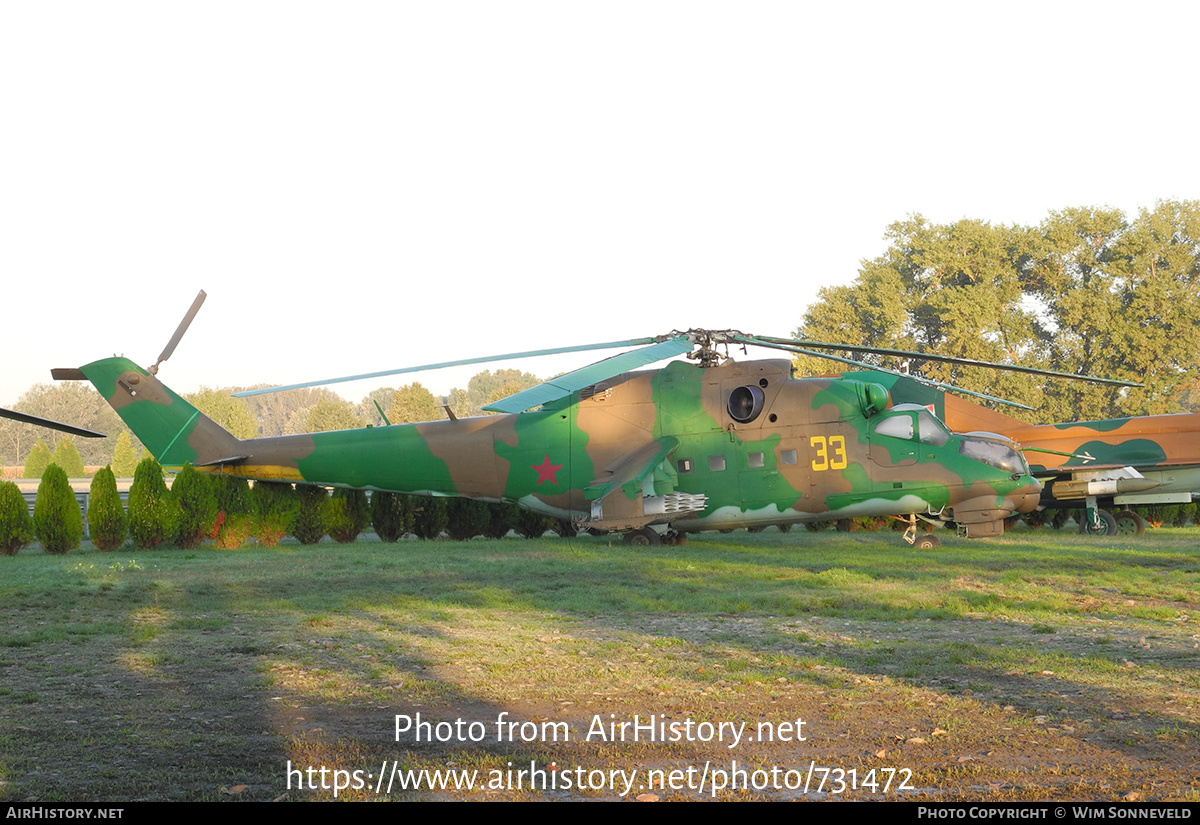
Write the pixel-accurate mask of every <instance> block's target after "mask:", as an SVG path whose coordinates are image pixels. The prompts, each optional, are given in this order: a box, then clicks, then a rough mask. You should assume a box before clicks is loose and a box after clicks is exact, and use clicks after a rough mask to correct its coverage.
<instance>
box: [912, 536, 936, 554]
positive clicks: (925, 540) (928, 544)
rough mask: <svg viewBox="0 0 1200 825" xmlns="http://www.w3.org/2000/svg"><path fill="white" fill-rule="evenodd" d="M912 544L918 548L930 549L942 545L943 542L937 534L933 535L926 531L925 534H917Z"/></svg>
mask: <svg viewBox="0 0 1200 825" xmlns="http://www.w3.org/2000/svg"><path fill="white" fill-rule="evenodd" d="M912 546H913V547H915V548H917V549H918V550H928V549H930V548H932V547H941V546H942V542H941V540H940V539H939V538H938V537H937V536H931V535H929V534H928V533H926V534H925V535H923V536H917V537H916V538H915V539H913V545H912Z"/></svg>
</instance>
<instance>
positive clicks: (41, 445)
mask: <svg viewBox="0 0 1200 825" xmlns="http://www.w3.org/2000/svg"><path fill="white" fill-rule="evenodd" d="M52 459H53V455H52V454H51V453H50V448H49V447H47V446H46V442H44V441H42V440H41V439H40V438H39V439H38V440H37V441H36V442H35V443H34V445H33V449H32V450H30V451H29V456H28V458H26V459H25V469H24V471H23V475H24V477H25V478H41V477H42V473H44V472H46V468H47V467H48V466H50V462H51V460H52Z"/></svg>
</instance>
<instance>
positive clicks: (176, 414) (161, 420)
mask: <svg viewBox="0 0 1200 825" xmlns="http://www.w3.org/2000/svg"><path fill="white" fill-rule="evenodd" d="M79 369H80V372H82V373H83V374H84V375H85V376H86V377H87V379H88V380H89V381H91V382H92V384H93V385H94V386H95V387H96V389H97V390H99V391H100V394H101V395H103V396H104V399H105V400H106V401H108V403H109V404H110V405H111V406H112V408H113V409H114V410H116V412H117V415H119V416H121V420H123V421H124V422H125V423H126V424H128V425H129V429H131V430H133V433H134V435H136V436H137V437H138V438H139V439H140V440H141V442H142V443H143V444H145V445H146V449H148V450H149V451H150V452H151V453H152V454H153V455H154V457H155V458H156V459H158V463H159V464H162V465H163V467H167V468H175V467H182V466H183V465H184V464H185V463H188V462H190V463H191V464H192V465H194V466H197V467H199V466H203V465H206V464H216V463H232V462H235V461H239V460H241V459H243V458H244V457H245V456H244V455H242V452H243V450H242V449H241V441H239V440H238V439H237V438H236V437H235V436H234V435H233V434H232V433H230V432H228V431H227V430H224V429H222V428H221V426H220V425H218V424H217V423H216V422H214V421H213V420H212V419H211V418H209V417H208V416H206V415H205V414H204V413H202V412H200V411H199V410H198V409H196V408H195V407H193V406H192V405H191V404H189V403H188V402H186V401H184V400H183V399H182V398H180V397H179V396H178V395H176V394H175V393H174V392H172V391H171V390H170V388H168V387H167V386H166V385H164V384H163V383H162V382H161V381H159V380H158V379H157V378H155V377H154V376H153V375H150V374H149V373H148V372H146V371H145V370H144V369H142V368H141V367H139V366H138V365H137V364H135V363H133V362H132V361H130V360H129V359H128V358H105V359H104V360H102V361H94V362H92V363H91V364H87V365H85V366H83V367H80V368H79Z"/></svg>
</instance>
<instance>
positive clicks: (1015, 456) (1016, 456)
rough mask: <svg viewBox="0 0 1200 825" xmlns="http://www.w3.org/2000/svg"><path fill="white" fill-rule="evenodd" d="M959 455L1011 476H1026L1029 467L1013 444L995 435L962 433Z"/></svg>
mask: <svg viewBox="0 0 1200 825" xmlns="http://www.w3.org/2000/svg"><path fill="white" fill-rule="evenodd" d="M958 451H959V453H961V454H962V455H965V456H966V457H967V458H973V459H975V460H976V461H982V462H983V463H984V464H987V465H988V466H991V467H995V468H996V469H997V470H1003V471H1004V472H1006V473H1012V474H1013V475H1027V474H1028V473H1029V465H1028V464H1026V463H1025V456H1023V455H1021V453H1020V451H1019V450H1017V449H1016V446H1015V445H1014V444H1013V442H1012V441H1011V440H1009V439H1007V438H1005V437H1004V436H1002V435H997V434H996V433H977V432H971V433H964V434H963V436H962V444H960V445H959V447H958Z"/></svg>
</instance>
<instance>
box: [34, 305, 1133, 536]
mask: <svg viewBox="0 0 1200 825" xmlns="http://www.w3.org/2000/svg"><path fill="white" fill-rule="evenodd" d="M203 300H204V292H203V291H201V293H200V295H198V296H197V299H196V301H195V302H194V303H193V305H192V308H191V309H190V310H189V312H188V314H187V315H186V316H185V318H184V320H183V322H182V323H181V324H180V326H179V328H178V329H177V330H176V332H175V335H174V336H173V337H172V339H171V342H170V343H169V344H168V346H167V348H166V349H165V350H164V351H163V354H162V355H160V357H159V360H158V361H157V362H156V363H155V364H154V365H153V366H151V367H149V368H146V369H143V368H141V367H139V366H137V365H136V364H135V363H134V362H132V361H131V360H129V359H126V358H123V357H113V358H106V359H102V360H99V361H94V362H92V363H89V364H85V365H84V366H82V367H79V368H77V369H65V370H64V369H60V370H54V371H53V372H52V374H53V376H54V377H55V378H56V379H59V380H64V379H69V380H79V379H85V380H88V381H90V382H91V383H92V384H93V385H94V386H95V387H96V389H97V390H98V391H99V392H100V393H101V395H102V396H103V397H104V398H105V399H106V400H107V401H108V403H109V404H110V405H111V406H112V407H113V409H114V410H115V411H116V412H117V414H118V415H119V416H120V417H121V418H122V419H123V420H124V421H125V422H126V424H128V425H129V427H130V429H131V430H132V431H133V432H134V433H135V434H136V435H137V436H138V438H139V439H140V440H141V441H142V443H143V444H144V445H145V446H146V448H147V449H148V450H149V451H150V452H151V454H153V455H154V456H155V457H156V458H157V459H158V461H159V463H160V464H162V466H163V467H164V468H165V469H167V470H168V471H178V470H179V469H181V468H182V467H183V465H184V464H185V463H190V464H192V466H193V467H195V468H196V469H197V470H200V471H203V472H208V473H214V474H227V475H231V476H235V477H240V478H246V479H253V480H266V481H282V482H291V483H295V484H298V485H317V486H322V487H345V488H352V489H361V490H371V491H388V492H397V493H405V494H410V495H417V496H459V497H468V498H474V499H480V500H484V501H493V502H501V501H502V502H514V503H516V504H518V505H520V506H521V507H524V508H526V509H528V510H531V511H534V512H537V513H540V514H544V515H548V516H552V517H555V518H559V519H570V520H572V521H573V522H574V523H575V524H576V525H578V526H579V527H581V528H586V529H588V530H590V531H591V532H593V533H610V534H611V533H617V534H621V535H622V536H623V541H624V543H626V544H629V545H641V546H646V545H658V544H661V543H663V542H666V543H676V542H681V541H682V540H683V538H684V537H685V536H686V534H687V533H692V532H699V531H704V530H721V529H730V528H735V527H761V526H766V525H790V524H796V523H803V522H810V521H829V520H836V519H845V518H853V517H859V516H873V517H896V518H899V519H901V520H904V521H906V522H907V529H906V530H905V534H904V537H905V540H906V541H907V542H908V543H909V544H911V545H915V546H918V547H933V546H937V544H939V542H938V540H937V538H936V537H934V536H932V535H930V534H928V533H924V534H922V533H921V531H920V530H919V529H918V522H919V521H923V522H926V523H928V524H931V525H934V526H942V525H953V526H954V527H955V528H956V529H957V531H958V533H959V534H960V535H963V536H966V537H968V538H975V537H980V536H994V535H998V534H1000V533H1002V532H1003V529H1004V528H1003V522H1004V519H1005V518H1007V517H1008V516H1010V515H1012V514H1013V513H1024V512H1028V511H1030V510H1032V509H1034V508H1036V507H1037V505H1038V500H1039V496H1040V494H1041V484H1040V483H1039V482H1038V481H1037V479H1036V478H1034V476H1033V475H1032V474H1031V472H1030V468H1029V465H1028V464H1027V463H1026V461H1025V459H1024V458H1023V456H1022V454H1021V452H1020V450H1019V448H1018V446H1017V445H1016V444H1015V443H1014V442H1013V441H1012V440H1011V439H1009V438H1007V437H1005V436H1001V435H997V434H994V433H982V432H972V433H955V432H952V431H951V430H950V429H949V428H947V427H946V426H945V424H943V423H942V422H941V421H940V420H939V419H938V418H937V417H936V416H935V415H933V413H931V412H930V411H929V410H928V409H926V408H924V407H922V406H919V405H914V404H893V403H892V400H891V398H890V396H889V394H888V391H887V389H886V388H885V387H883V386H882V385H881V384H879V383H876V382H870V381H860V380H854V379H846V378H840V377H828V378H794V377H793V376H792V364H791V361H790V359H783V358H775V359H766V360H748V361H739V360H735V359H734V358H732V357H730V356H729V348H730V347H738V346H740V347H742V348H743V350H744V348H745V347H746V346H747V345H755V346H765V347H770V348H774V349H781V350H785V351H795V352H806V353H807V352H809V350H807V349H802V348H799V346H800V344H803V345H804V346H806V347H807V346H820V345H821V342H797V341H794V340H792V339H778V338H767V337H764V336H753V335H745V334H743V333H741V332H738V331H735V330H721V331H714V330H702V329H691V330H687V331H673V332H670V333H667V334H663V335H658V336H653V337H650V338H642V339H633V340H627V341H615V342H607V343H603V344H598V345H589V346H587V347H565V348H555V349H551V350H540V351H537V352H531V353H510V354H508V355H502V356H486V357H482V358H473V359H468V360H467V361H466V362H461V361H460V362H446V363H442V364H432V365H425V366H424V367H412V368H404V369H399V370H388V371H384V372H380V373H372V374H370V377H376V376H380V375H387V374H396V373H401V372H414V371H418V370H421V369H432V368H439V367H444V366H451V365H456V364H460V363H482V362H485V361H495V360H504V359H506V358H509V357H517V356H522V357H523V356H532V355H541V354H551V353H555V354H557V353H560V352H567V351H583V350H586V349H597V348H625V349H627V350H628V351H627V352H624V353H622V354H619V355H616V356H613V357H610V358H607V359H604V360H602V361H599V362H597V363H594V364H591V365H589V366H586V367H583V368H581V369H578V370H574V371H572V372H568V373H566V374H565V375H561V376H558V377H556V378H554V379H551V380H550V381H547V382H545V383H543V384H541V385H539V386H536V387H534V388H532V389H528V390H523V391H521V392H518V393H516V394H514V395H511V396H509V397H507V398H504V399H501V400H500V401H497V402H494V403H492V404H489V405H488V406H486V407H485V408H484V409H485V410H487V411H489V412H495V413H499V414H498V415H486V416H479V417H471V418H461V419H459V418H455V417H454V416H453V415H452V414H451V417H450V418H449V419H448V420H441V421H430V422H424V423H415V424H394V425H392V424H387V425H385V426H376V427H363V428H357V429H351V430H340V431H334V432H324V433H311V434H305V435H285V436H277V437H269V438H252V439H244V440H243V439H238V438H236V437H235V436H233V435H232V434H231V433H229V432H227V431H226V430H224V429H222V428H221V427H220V426H219V425H217V424H216V423H215V422H213V421H212V420H210V419H209V418H208V417H206V416H205V415H204V414H203V413H201V412H200V411H199V410H197V409H196V408H194V407H193V406H191V405H190V404H188V403H187V402H186V401H184V400H183V399H182V398H181V397H180V396H179V395H177V394H176V393H175V392H173V391H172V390H171V389H170V388H168V387H167V386H166V385H165V384H163V383H162V382H161V381H160V380H159V379H158V377H157V373H158V368H159V366H160V365H161V364H162V363H163V362H164V361H165V360H166V359H167V358H169V357H170V355H171V353H173V351H174V349H175V346H176V345H177V344H178V343H179V340H180V339H181V337H182V335H183V333H184V331H185V330H186V328H187V325H188V324H190V323H191V320H192V318H193V317H194V316H195V313H196V311H197V310H198V309H199V306H200V304H201V303H202V302H203ZM827 346H829V347H833V346H835V345H827ZM836 346H837V347H839V348H845V345H836ZM722 347H724V354H722V353H721V351H720V350H721V348H722ZM677 356H685V357H686V358H687V359H688V360H687V361H678V360H676V361H671V362H669V363H668V364H667V365H666V366H664V367H661V368H659V369H654V370H644V371H639V370H638V369H637V368H638V367H644V366H647V365H649V364H653V363H656V362H658V361H662V360H665V359H668V358H673V357H677ZM830 357H834V356H830ZM922 357H928V356H922ZM937 357H939V358H944V359H945V360H952V361H958V362H964V361H965V359H950V358H948V357H945V356H937ZM837 360H845V359H837ZM688 361H690V362H694V363H688ZM965 362H966V363H973V364H974V363H978V362H974V361H965ZM852 363H853V362H852ZM992 366H995V367H996V368H998V369H1016V370H1020V371H1025V372H1046V371H1043V370H1032V369H1028V368H1023V367H1014V366H1012V365H992ZM363 377H368V376H364V375H359V376H345V377H341V378H338V379H326V380H323V381H321V382H310V384H306V385H293V387H294V386H310V385H315V384H318V383H321V384H325V383H334V382H335V381H343V380H354V379H357V378H363ZM1069 377H1075V376H1069ZM1086 378H1088V379H1089V380H1100V381H1106V382H1108V383H1123V382H1116V381H1113V380H1111V379H1093V377H1091V376H1087V377H1086ZM293 387H278V388H273V389H277V390H282V389H290V388H293ZM255 392H262V391H255ZM243 394H249V393H243Z"/></svg>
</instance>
